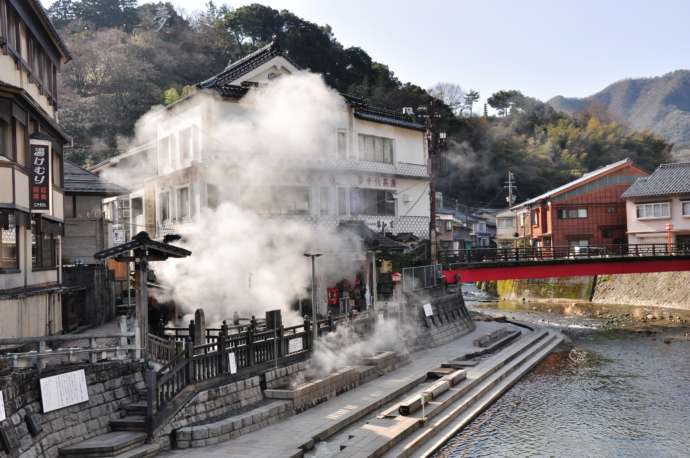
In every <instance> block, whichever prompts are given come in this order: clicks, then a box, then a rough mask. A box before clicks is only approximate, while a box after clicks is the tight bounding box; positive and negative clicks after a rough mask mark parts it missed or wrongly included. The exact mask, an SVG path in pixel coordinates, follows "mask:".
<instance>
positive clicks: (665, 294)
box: [481, 272, 690, 322]
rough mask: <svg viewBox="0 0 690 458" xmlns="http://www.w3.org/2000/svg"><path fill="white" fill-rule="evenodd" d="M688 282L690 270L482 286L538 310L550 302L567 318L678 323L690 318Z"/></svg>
mask: <svg viewBox="0 0 690 458" xmlns="http://www.w3.org/2000/svg"><path fill="white" fill-rule="evenodd" d="M688 284H690V272H661V273H648V274H625V275H600V276H597V277H564V278H543V279H530V280H501V281H498V282H491V283H487V284H484V285H481V286H482V288H483V289H485V290H486V291H488V292H491V293H493V294H496V295H497V296H498V297H499V299H501V300H505V301H513V302H521V303H529V304H533V305H534V307H535V308H543V307H538V306H539V304H542V305H543V304H548V305H547V306H548V308H549V309H558V310H554V311H559V312H562V313H565V314H574V315H583V316H584V315H588V316H594V317H597V318H611V319H615V320H619V321H620V320H623V321H625V320H626V319H629V320H630V321H652V320H669V321H676V322H677V321H679V320H680V321H683V320H685V319H687V318H688V317H690V288H688V287H687V285H688ZM588 304H589V306H588ZM619 306H625V307H623V308H620V307H619ZM561 309H562V310H561Z"/></svg>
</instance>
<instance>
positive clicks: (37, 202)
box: [29, 139, 52, 213]
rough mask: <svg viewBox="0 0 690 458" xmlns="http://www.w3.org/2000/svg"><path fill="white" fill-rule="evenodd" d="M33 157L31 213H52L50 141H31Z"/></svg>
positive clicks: (31, 155)
mask: <svg viewBox="0 0 690 458" xmlns="http://www.w3.org/2000/svg"><path fill="white" fill-rule="evenodd" d="M29 145H30V148H29V150H30V157H31V211H32V212H33V213H50V201H51V192H52V190H51V185H50V156H51V146H50V142H49V141H45V140H34V139H32V140H30V143H29Z"/></svg>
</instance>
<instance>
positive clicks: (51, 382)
mask: <svg viewBox="0 0 690 458" xmlns="http://www.w3.org/2000/svg"><path fill="white" fill-rule="evenodd" d="M88 400H89V390H88V389H87V388H86V374H85V373H84V369H80V370H78V371H74V372H65V373H64V374H59V375H53V376H52V377H46V378H42V379H41V401H42V402H43V413H48V412H52V411H53V410H58V409H62V408H64V407H69V406H72V405H74V404H79V403H81V402H86V401H88Z"/></svg>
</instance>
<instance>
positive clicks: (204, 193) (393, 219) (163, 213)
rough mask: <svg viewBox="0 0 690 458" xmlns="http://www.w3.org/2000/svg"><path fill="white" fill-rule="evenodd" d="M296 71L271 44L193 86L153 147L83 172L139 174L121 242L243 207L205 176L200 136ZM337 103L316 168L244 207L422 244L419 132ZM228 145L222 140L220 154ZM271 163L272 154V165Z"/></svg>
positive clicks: (211, 147)
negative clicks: (229, 206)
mask: <svg viewBox="0 0 690 458" xmlns="http://www.w3.org/2000/svg"><path fill="white" fill-rule="evenodd" d="M297 71H299V69H298V68H297V66H296V65H295V64H294V63H292V62H291V61H290V60H289V59H288V58H287V57H286V56H285V55H284V54H283V53H281V51H280V49H279V47H278V46H277V45H276V44H275V43H272V44H271V45H269V46H266V47H264V48H262V49H260V50H258V51H257V52H255V53H253V54H250V55H249V56H247V57H245V58H243V59H241V60H239V61H237V62H235V63H233V64H231V65H230V66H228V67H227V68H226V69H225V70H224V71H223V72H221V73H220V74H218V75H216V76H214V77H212V78H210V79H208V80H206V81H204V82H202V83H200V84H199V85H198V86H197V91H196V93H195V94H193V95H191V96H190V97H188V98H187V99H184V100H182V101H181V102H178V103H177V104H175V105H174V106H172V107H169V108H168V109H167V110H168V111H167V114H168V116H165V117H164V119H165V121H164V122H163V121H161V122H160V123H159V124H158V125H157V128H156V139H155V140H154V141H151V142H150V143H149V144H147V145H143V146H140V147H139V148H137V149H135V150H132V151H129V152H127V153H125V154H123V155H121V156H118V157H115V158H112V159H110V160H108V161H105V162H104V163H101V164H99V165H97V166H96V167H95V168H94V169H92V170H93V171H94V172H96V173H100V172H102V171H103V170H105V169H108V168H113V167H115V168H118V167H123V166H127V167H131V166H132V165H133V164H139V166H136V165H135V168H136V169H137V172H138V176H139V177H140V179H138V180H137V183H136V184H135V185H134V186H133V187H132V188H131V189H130V191H131V194H130V196H129V213H130V215H131V218H130V223H129V224H130V227H129V232H130V234H132V235H133V234H134V233H136V232H138V231H141V230H147V231H148V232H149V233H151V234H155V236H156V237H159V238H160V237H162V236H164V235H165V234H166V233H168V232H170V231H174V230H176V229H177V228H178V227H179V226H180V225H181V224H184V223H185V222H189V221H192V220H193V219H194V217H195V216H196V215H197V214H198V213H199V212H200V210H201V208H203V207H210V208H214V207H216V206H217V205H218V204H219V203H221V201H222V200H224V199H230V200H233V201H236V202H242V185H241V184H239V183H237V182H235V181H234V180H233V179H232V178H230V177H227V176H226V177H218V176H216V175H215V174H213V173H212V169H213V163H214V160H215V156H217V154H218V153H219V151H218V145H217V144H210V143H211V142H212V141H213V140H211V139H209V138H208V136H207V135H202V133H204V132H208V131H211V130H212V129H213V126H215V125H217V124H218V123H219V122H221V121H223V120H227V119H228V117H232V116H241V115H242V113H241V109H240V108H239V105H238V103H237V102H238V101H239V100H241V99H242V98H243V97H244V96H245V95H246V94H247V93H248V92H249V91H251V90H252V88H253V87H256V86H261V85H265V84H271V80H274V79H276V78H277V77H278V76H280V75H285V74H291V73H295V72H297ZM203 93H210V94H212V95H213V96H214V97H217V96H220V97H221V99H222V101H223V103H222V104H220V106H219V105H218V104H197V103H193V101H194V98H195V97H197V96H198V94H203ZM344 99H345V102H346V103H345V104H343V107H344V108H343V111H342V113H341V114H340V115H339V116H338V125H337V126H336V128H335V129H334V130H333V141H332V148H331V150H327V151H323V154H322V155H320V157H319V158H318V159H314V160H309V161H304V162H302V163H300V164H290V165H289V166H288V167H287V168H286V170H285V171H284V173H281V174H280V178H279V180H278V181H276V182H271V183H260V184H259V186H264V187H265V188H266V189H267V191H266V192H267V194H266V196H267V198H266V199H265V201H264V202H256V201H254V202H251V203H250V205H251V206H252V207H253V208H255V209H258V210H259V211H260V212H261V213H263V214H266V215H269V216H275V215H282V216H287V217H295V218H302V219H306V220H309V221H313V222H315V223H319V224H328V225H333V226H336V225H337V224H338V223H339V222H341V221H346V220H347V221H352V220H359V221H363V222H365V223H366V224H367V225H368V226H369V227H371V228H372V229H378V230H382V229H383V228H385V231H386V232H392V233H406V232H409V233H413V234H414V235H416V236H417V237H420V238H423V239H427V238H428V236H429V223H430V199H429V182H430V177H429V172H428V169H427V162H428V154H427V142H426V133H425V127H424V125H422V124H419V123H418V122H416V121H415V120H414V118H413V117H411V116H408V115H403V114H402V113H397V112H393V111H389V110H382V109H377V108H373V107H371V106H369V105H368V104H367V103H366V101H364V100H362V99H358V98H355V97H349V96H344ZM232 141H233V140H232V139H228V140H227V150H228V154H230V152H231V151H232V148H233V145H232ZM215 143H217V142H215ZM220 153H223V151H220ZM280 154H281V153H280V146H279V145H277V146H276V151H275V158H276V160H280ZM116 204H117V203H116V202H113V203H112V205H113V206H115V205H116ZM113 210H114V208H113Z"/></svg>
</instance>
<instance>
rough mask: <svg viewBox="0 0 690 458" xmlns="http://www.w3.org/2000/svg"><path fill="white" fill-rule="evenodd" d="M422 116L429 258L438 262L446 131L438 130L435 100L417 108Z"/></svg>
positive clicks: (438, 114) (432, 261)
mask: <svg viewBox="0 0 690 458" xmlns="http://www.w3.org/2000/svg"><path fill="white" fill-rule="evenodd" d="M417 111H418V112H420V114H418V116H421V117H423V118H424V120H425V126H426V138H427V149H428V152H429V159H428V169H429V177H430V178H431V181H430V182H429V198H430V199H431V200H430V208H429V209H430V221H429V260H430V261H431V263H432V264H435V263H436V260H437V258H438V253H437V246H436V174H437V173H438V168H439V166H440V164H441V152H442V149H444V148H445V146H446V133H445V132H437V131H436V130H437V126H435V124H434V123H435V120H436V119H438V118H440V117H441V115H440V113H437V112H436V110H435V107H434V100H432V101H431V102H429V105H428V106H421V107H418V108H417Z"/></svg>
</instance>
